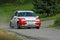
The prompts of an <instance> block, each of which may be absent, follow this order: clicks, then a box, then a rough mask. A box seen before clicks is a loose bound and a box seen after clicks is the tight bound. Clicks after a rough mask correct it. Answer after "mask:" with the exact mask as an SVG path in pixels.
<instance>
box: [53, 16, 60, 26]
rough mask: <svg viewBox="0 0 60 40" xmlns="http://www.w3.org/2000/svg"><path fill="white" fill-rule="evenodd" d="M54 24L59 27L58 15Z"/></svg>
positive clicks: (59, 18)
mask: <svg viewBox="0 0 60 40" xmlns="http://www.w3.org/2000/svg"><path fill="white" fill-rule="evenodd" d="M54 25H55V26H59V27H60V16H58V17H56V20H55V24H54Z"/></svg>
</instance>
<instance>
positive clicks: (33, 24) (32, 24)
mask: <svg viewBox="0 0 60 40" xmlns="http://www.w3.org/2000/svg"><path fill="white" fill-rule="evenodd" d="M40 25H41V22H40V24H39V25H36V24H35V22H27V24H25V25H21V27H40Z"/></svg>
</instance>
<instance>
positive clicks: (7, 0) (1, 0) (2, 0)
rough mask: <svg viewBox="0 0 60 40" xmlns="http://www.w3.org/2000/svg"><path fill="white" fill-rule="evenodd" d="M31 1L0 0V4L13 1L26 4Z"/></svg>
mask: <svg viewBox="0 0 60 40" xmlns="http://www.w3.org/2000/svg"><path fill="white" fill-rule="evenodd" d="M29 2H32V0H0V4H5V3H14V4H26V3H29Z"/></svg>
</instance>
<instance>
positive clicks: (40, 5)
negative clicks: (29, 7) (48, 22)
mask: <svg viewBox="0 0 60 40" xmlns="http://www.w3.org/2000/svg"><path fill="white" fill-rule="evenodd" d="M58 4H59V3H58V0H33V5H34V11H35V12H37V13H39V14H45V15H46V16H52V15H55V14H57V13H58V8H59V7H58Z"/></svg>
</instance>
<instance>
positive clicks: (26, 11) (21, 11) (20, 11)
mask: <svg viewBox="0 0 60 40" xmlns="http://www.w3.org/2000/svg"><path fill="white" fill-rule="evenodd" d="M17 12H18V13H20V12H32V13H34V12H33V11H17Z"/></svg>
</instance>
